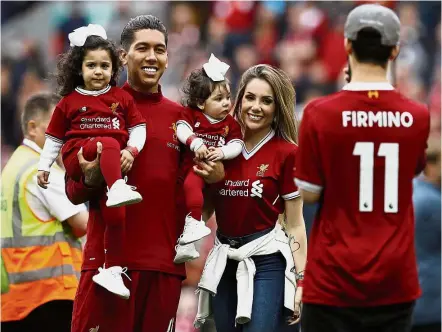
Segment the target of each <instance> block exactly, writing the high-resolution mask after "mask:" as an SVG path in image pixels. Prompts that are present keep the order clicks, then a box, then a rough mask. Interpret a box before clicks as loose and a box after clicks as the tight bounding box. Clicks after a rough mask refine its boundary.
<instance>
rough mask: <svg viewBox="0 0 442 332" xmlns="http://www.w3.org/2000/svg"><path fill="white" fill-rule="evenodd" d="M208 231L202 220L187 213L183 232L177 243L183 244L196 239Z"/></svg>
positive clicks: (205, 234) (208, 232)
mask: <svg viewBox="0 0 442 332" xmlns="http://www.w3.org/2000/svg"><path fill="white" fill-rule="evenodd" d="M210 232H211V230H210V228H209V227H207V226H206V225H205V224H204V222H203V221H198V220H196V219H194V218H192V217H191V216H190V214H188V215H187V217H186V222H185V224H184V231H183V234H181V236H180V238H179V244H181V245H184V244H189V243H192V242H195V241H198V240H200V239H202V238H203V237H205V236H207V235H209V234H210Z"/></svg>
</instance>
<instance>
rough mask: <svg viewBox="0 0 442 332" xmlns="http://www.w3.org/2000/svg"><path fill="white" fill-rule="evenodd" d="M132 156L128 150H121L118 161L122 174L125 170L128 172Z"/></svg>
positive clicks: (132, 161) (132, 159) (131, 163)
mask: <svg viewBox="0 0 442 332" xmlns="http://www.w3.org/2000/svg"><path fill="white" fill-rule="evenodd" d="M134 159H135V158H134V156H132V153H130V152H129V150H126V149H124V150H121V158H120V163H121V172H122V173H123V174H126V173H127V172H129V171H130V170H131V168H132V165H133V163H134Z"/></svg>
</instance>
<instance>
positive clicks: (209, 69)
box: [203, 53, 230, 82]
mask: <svg viewBox="0 0 442 332" xmlns="http://www.w3.org/2000/svg"><path fill="white" fill-rule="evenodd" d="M203 68H204V71H205V72H206V74H207V76H209V77H210V79H211V80H212V81H214V82H220V81H224V80H225V77H224V76H225V75H226V73H227V71H228V70H229V68H230V66H229V65H228V64H227V63H224V62H222V61H220V60H219V59H218V58H217V57H216V56H214V55H213V53H212V54H211V55H210V58H209V62H207V63H205V64H204V65H203Z"/></svg>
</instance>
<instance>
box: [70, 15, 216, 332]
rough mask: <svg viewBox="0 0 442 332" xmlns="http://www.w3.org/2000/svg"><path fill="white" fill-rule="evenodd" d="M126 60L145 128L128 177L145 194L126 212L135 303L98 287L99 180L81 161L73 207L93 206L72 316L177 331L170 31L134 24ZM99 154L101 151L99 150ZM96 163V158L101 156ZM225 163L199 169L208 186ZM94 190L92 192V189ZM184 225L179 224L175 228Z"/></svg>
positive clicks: (147, 18) (125, 331) (115, 328)
mask: <svg viewBox="0 0 442 332" xmlns="http://www.w3.org/2000/svg"><path fill="white" fill-rule="evenodd" d="M121 44H122V47H123V50H122V54H121V56H122V59H123V62H124V64H125V65H127V67H128V82H127V83H126V84H125V85H124V87H123V89H124V90H125V91H127V92H128V93H129V94H130V95H132V96H133V98H134V100H135V103H136V105H137V107H138V109H139V110H140V112H141V114H142V115H143V117H144V118H145V120H146V124H147V128H148V129H147V140H146V145H145V147H144V149H143V150H142V151H141V152H140V154H139V156H138V157H137V159H136V162H135V163H134V165H133V167H132V170H131V171H130V173H129V176H130V178H131V181H132V182H133V183H134V184H136V186H137V191H138V192H139V193H140V194H141V195H142V196H143V201H142V202H141V203H139V204H136V205H132V206H128V207H127V215H126V230H125V232H126V234H125V239H126V240H125V247H124V249H123V248H122V250H124V252H123V255H122V257H123V260H124V264H125V266H127V268H128V272H127V274H128V276H129V277H130V279H131V281H129V280H125V284H126V286H127V287H128V288H129V290H130V294H131V295H130V298H129V300H123V299H120V298H118V297H116V296H115V295H113V294H111V293H109V292H107V291H106V290H105V289H103V288H101V287H99V286H97V285H96V284H94V283H93V282H92V276H93V275H94V274H95V273H96V270H97V268H98V267H100V266H102V265H103V261H104V257H103V256H104V255H103V254H104V253H103V249H102V248H103V230H104V224H103V222H102V220H101V214H100V211H99V208H98V207H99V201H98V200H99V199H105V197H104V195H103V197H97V196H96V195H97V192H99V190H96V189H95V186H97V185H98V186H99V185H100V181H99V180H98V181H97V179H99V178H100V177H99V176H98V177H97V176H95V175H96V173H97V167H96V166H97V160H95V161H94V162H92V163H88V162H86V161H85V160H84V159H83V158H82V155H80V156H79V159H80V163H81V165H82V168H83V171H84V173H85V178H84V179H83V180H82V182H74V181H72V180H70V179H68V181H67V183H66V191H67V194H68V196H69V198H70V199H71V201H73V202H74V203H79V202H84V201H88V200H90V218H89V223H90V224H89V227H88V234H87V243H86V246H85V251H84V264H83V268H82V276H81V279H80V285H79V288H78V291H77V296H76V299H75V304H74V312H73V317H72V331H73V332H80V331H81V332H84V331H98V330H99V331H101V330H103V331H112V332H129V331H140V332H144V331H145V332H147V331H149V332H150V331H152V332H154V331H159V332H162V331H173V330H174V320H175V314H176V310H177V307H178V302H179V296H180V291H181V281H182V279H183V278H184V277H185V269H184V265H182V264H181V265H175V264H174V263H173V258H174V255H175V251H174V247H175V243H176V240H177V238H178V236H179V234H180V233H181V232H182V230H183V226H184V223H183V221H184V215H182V216H178V214H179V213H181V211H177V210H178V209H177V207H176V206H177V205H179V204H177V202H176V200H177V199H178V200H179V201H181V200H183V198H182V197H181V188H180V187H178V186H177V177H178V170H179V161H180V145H179V142H178V140H177V137H176V132H175V130H176V126H175V123H176V121H177V120H178V119H179V117H180V113H181V110H182V107H181V106H180V105H178V104H176V103H174V102H172V101H170V100H168V99H167V98H165V97H163V95H162V93H161V87H160V86H159V83H158V82H159V79H160V78H161V76H162V74H163V72H164V70H165V69H166V68H167V60H168V59H167V30H166V28H165V26H164V25H163V24H162V23H161V21H160V20H159V19H158V18H156V17H154V16H152V15H141V16H138V17H136V18H134V19H132V20H131V21H130V22H129V23H128V24H127V25H126V27H125V28H124V30H123V32H122V34H121ZM98 152H100V149H98ZM97 158H98V157H97ZM221 165H222V164H221V163H217V164H215V163H211V162H208V163H202V164H199V166H200V167H201V168H202V170H200V171H198V173H199V174H200V175H202V176H203V177H204V178H205V180H206V181H207V182H209V183H210V182H217V181H219V180H220V179H222V178H223V176H224V171H223V168H222V166H221ZM91 187H92V188H91ZM177 221H178V222H177Z"/></svg>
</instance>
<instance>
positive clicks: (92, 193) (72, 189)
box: [64, 174, 99, 205]
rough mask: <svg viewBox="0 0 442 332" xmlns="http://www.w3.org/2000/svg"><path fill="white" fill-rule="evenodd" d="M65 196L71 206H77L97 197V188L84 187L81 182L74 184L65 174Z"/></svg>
mask: <svg viewBox="0 0 442 332" xmlns="http://www.w3.org/2000/svg"><path fill="white" fill-rule="evenodd" d="M64 180H65V191H66V196H67V197H68V199H69V200H70V201H71V202H72V204H75V205H78V204H81V203H85V202H87V201H90V200H93V199H96V198H97V197H99V195H98V189H97V188H89V187H86V185H85V184H84V182H83V180H81V182H76V181H74V180H72V179H71V178H70V177H69V176H68V175H67V174H66V175H65V177H64Z"/></svg>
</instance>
